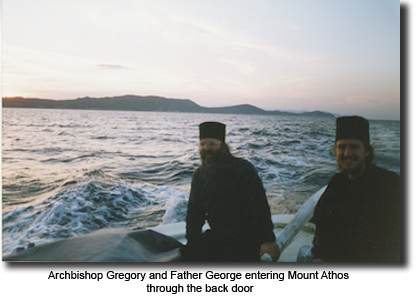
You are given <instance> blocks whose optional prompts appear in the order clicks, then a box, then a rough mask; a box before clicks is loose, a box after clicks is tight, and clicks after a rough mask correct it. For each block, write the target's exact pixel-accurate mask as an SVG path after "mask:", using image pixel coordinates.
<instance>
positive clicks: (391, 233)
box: [300, 116, 400, 262]
mask: <svg viewBox="0 0 416 298" xmlns="http://www.w3.org/2000/svg"><path fill="white" fill-rule="evenodd" d="M335 153H336V155H337V161H338V164H339V167H340V169H341V171H340V173H338V174H336V175H335V176H333V177H332V179H331V180H330V181H329V184H328V187H327V189H326V191H325V192H324V193H323V194H322V197H321V198H320V200H319V202H318V204H317V206H316V208H315V211H314V215H313V218H312V220H311V221H312V222H314V223H315V225H316V233H315V238H314V241H313V248H312V250H311V252H312V255H313V257H312V258H313V261H315V262H318V261H325V262H399V261H400V176H399V175H397V174H396V173H393V172H391V171H387V170H385V169H382V168H379V167H377V166H375V165H373V164H372V163H371V162H372V161H373V158H374V155H373V148H372V147H371V145H370V134H369V122H368V121H367V120H366V119H364V118H362V117H357V116H352V117H341V118H338V119H337V130H336V142H335ZM300 261H302V260H300Z"/></svg>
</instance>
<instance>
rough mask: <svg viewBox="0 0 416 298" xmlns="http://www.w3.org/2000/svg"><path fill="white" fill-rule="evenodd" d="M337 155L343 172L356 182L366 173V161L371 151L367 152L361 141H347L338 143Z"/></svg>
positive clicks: (336, 146) (336, 145)
mask: <svg viewBox="0 0 416 298" xmlns="http://www.w3.org/2000/svg"><path fill="white" fill-rule="evenodd" d="M335 153H336V154H337V161H338V165H339V167H340V168H341V172H344V173H347V174H348V176H349V177H350V179H351V180H354V179H355V178H357V177H358V176H360V175H361V174H362V172H363V171H364V169H365V159H366V157H367V156H368V155H369V154H370V151H367V150H365V147H364V144H363V142H361V141H360V140H356V139H345V140H339V141H337V143H336V144H335Z"/></svg>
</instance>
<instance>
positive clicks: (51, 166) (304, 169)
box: [2, 109, 400, 254]
mask: <svg viewBox="0 0 416 298" xmlns="http://www.w3.org/2000/svg"><path fill="white" fill-rule="evenodd" d="M203 121H221V122H223V123H225V124H227V137H226V138H227V143H228V144H229V145H230V147H231V149H232V152H233V154H234V155H236V156H238V157H243V158H245V159H247V160H249V161H250V162H251V163H252V164H253V165H254V166H255V167H256V168H257V170H258V171H259V175H260V177H261V178H262V181H263V184H264V186H265V189H266V193H267V197H268V200H269V203H270V206H271V209H272V213H274V214H280V213H295V212H296V211H297V210H298V209H299V208H300V206H301V205H302V203H303V202H304V201H305V200H306V199H307V198H308V197H309V196H311V195H312V194H313V193H314V192H316V191H317V190H318V189H320V188H321V187H322V186H324V185H325V184H326V183H327V182H328V180H329V179H330V177H331V176H332V175H333V174H334V173H335V172H336V171H337V164H336V161H335V155H334V154H333V149H332V147H333V140H334V137H335V136H334V135H335V119H328V118H301V117H277V116H254V115H250V116H249V115H221V114H182V113H150V112H119V111H80V110H40V109H3V111H2V122H3V136H2V157H3V174H2V183H3V205H2V213H3V227H2V228H3V253H4V254H8V253H10V252H12V251H13V250H15V249H16V248H17V247H18V246H25V245H27V244H28V243H30V242H32V243H35V244H36V245H38V244H41V243H44V242H50V241H53V240H56V239H60V238H64V237H68V236H74V235H79V234H84V233H87V232H91V231H94V230H97V229H100V228H107V227H118V228H119V227H122V228H123V227H125V228H132V229H141V228H146V227H151V226H156V225H160V224H168V223H174V222H179V221H184V220H185V214H186V206H187V200H188V195H189V189H190V183H191V179H192V172H193V171H194V170H195V169H196V168H197V167H198V166H199V153H198V125H199V123H201V122H203ZM370 127H371V128H370V129H371V137H372V142H373V143H374V145H375V153H376V159H377V164H378V165H379V166H381V167H384V168H387V169H390V170H392V171H395V172H397V173H399V174H400V122H397V121H370Z"/></svg>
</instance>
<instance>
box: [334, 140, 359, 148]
mask: <svg viewBox="0 0 416 298" xmlns="http://www.w3.org/2000/svg"><path fill="white" fill-rule="evenodd" d="M336 144H337V145H352V144H354V145H363V146H364V143H363V142H362V141H361V140H358V139H342V140H338V141H337V143H336Z"/></svg>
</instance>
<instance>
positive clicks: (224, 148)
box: [182, 122, 280, 262]
mask: <svg viewBox="0 0 416 298" xmlns="http://www.w3.org/2000/svg"><path fill="white" fill-rule="evenodd" d="M199 130H200V144H199V151H200V155H201V162H202V164H201V166H200V167H199V168H198V169H196V170H195V172H194V173H193V176H192V184H191V192H190V196H189V202H188V211H187V216H186V238H187V240H188V242H187V244H186V246H185V247H184V248H183V249H182V255H183V259H184V260H185V261H190V262H250V261H260V257H261V256H262V255H263V253H268V254H269V256H271V258H272V259H273V260H274V261H277V259H278V258H279V256H280V250H279V247H278V246H277V244H275V243H274V241H275V235H274V233H273V223H272V221H271V214H270V207H269V204H268V202H267V199H266V194H265V191H264V188H263V184H262V182H261V180H260V178H259V176H258V174H257V171H256V170H255V168H254V167H253V165H252V164H250V163H249V162H248V161H246V160H243V159H240V158H236V157H234V156H233V155H232V154H231V153H230V150H229V147H228V145H227V144H226V143H225V125H224V124H222V123H218V122H204V123H202V124H200V126H199ZM206 221H207V222H208V223H209V226H210V229H208V230H207V231H205V232H202V226H203V225H204V224H205V222H206Z"/></svg>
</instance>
